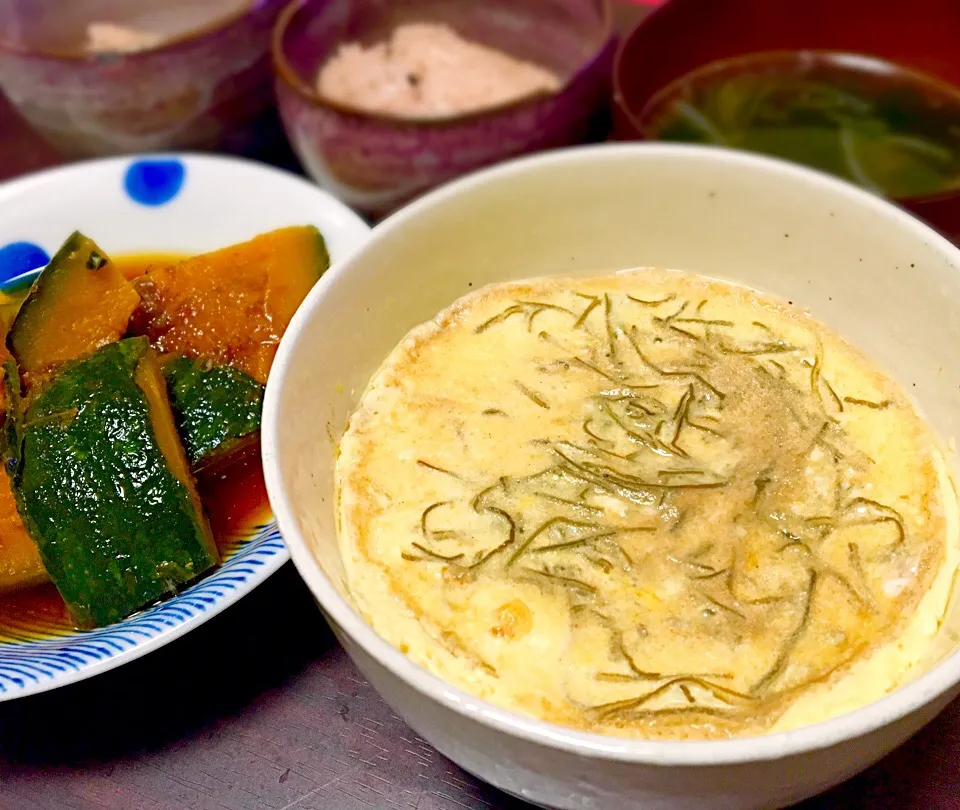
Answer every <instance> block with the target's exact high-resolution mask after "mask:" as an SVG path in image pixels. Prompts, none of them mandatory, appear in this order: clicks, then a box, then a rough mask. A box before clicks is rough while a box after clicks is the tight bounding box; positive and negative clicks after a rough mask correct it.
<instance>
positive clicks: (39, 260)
mask: <svg viewBox="0 0 960 810" xmlns="http://www.w3.org/2000/svg"><path fill="white" fill-rule="evenodd" d="M49 261H50V255H49V254H48V253H47V251H45V250H44V249H43V248H42V247H40V246H39V245H35V244H34V243H33V242H11V243H10V244H9V245H4V246H3V247H0V284H3V283H4V282H7V281H9V280H10V279H12V278H16V277H17V276H19V275H22V274H23V273H26V272H27V271H29V270H36V269H37V268H38V267H44V266H45V265H46V264H47V263H48V262H49Z"/></svg>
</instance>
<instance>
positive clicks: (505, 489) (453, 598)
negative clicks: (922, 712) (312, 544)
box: [337, 270, 955, 739]
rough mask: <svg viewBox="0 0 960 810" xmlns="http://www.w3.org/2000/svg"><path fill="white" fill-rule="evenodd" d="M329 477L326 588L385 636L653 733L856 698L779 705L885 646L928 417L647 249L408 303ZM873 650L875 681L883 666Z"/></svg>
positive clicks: (922, 526)
mask: <svg viewBox="0 0 960 810" xmlns="http://www.w3.org/2000/svg"><path fill="white" fill-rule="evenodd" d="M337 487H338V499H339V500H338V503H339V522H340V543H341V550H342V553H343V557H344V560H345V565H346V568H347V580H348V585H349V588H350V591H351V596H352V598H353V599H354V601H355V602H356V604H357V606H358V608H359V609H360V611H361V613H362V614H363V615H364V617H365V618H366V619H367V620H368V621H369V622H370V624H371V625H372V627H373V628H374V629H375V630H376V631H377V632H378V633H379V634H380V635H381V636H382V637H384V638H385V639H386V640H387V641H389V642H390V643H392V644H394V645H395V646H396V647H398V648H399V649H400V650H402V651H403V652H405V653H406V654H407V655H409V656H410V657H411V658H413V660H415V661H416V662H417V663H419V664H421V665H423V666H425V667H426V668H427V669H429V670H431V671H432V672H434V673H435V674H437V675H439V676H440V677H442V678H444V679H445V680H447V681H448V682H450V683H453V684H455V685H457V686H460V687H462V688H465V689H467V690H468V691H471V692H472V693H474V694H477V695H479V696H480V697H483V698H486V699H489V700H491V701H492V702H494V703H496V704H498V705H501V706H503V707H506V708H510V709H514V710H517V711H520V712H523V713H526V714H528V715H532V716H534V717H538V718H541V719H544V720H548V721H552V722H556V723H560V724H562V725H565V726H568V727H572V728H575V729H581V730H588V731H594V732H601V733H609V734H619V735H627V736H635V737H645V738H653V739H658V738H666V739H670V738H673V739H685V738H686V739H696V738H716V737H727V736H739V735H748V734H757V733H763V732H767V731H772V730H779V729H780V728H783V727H793V726H796V725H803V724H805V723H806V722H812V720H811V718H814V717H815V718H817V719H820V718H822V717H823V716H830V715H831V714H833V713H837V712H840V711H845V710H847V709H849V708H853V707H855V705H858V704H857V701H863V702H867V701H869V700H871V699H873V698H872V697H870V695H871V694H872V693H871V688H870V687H869V685H867V684H864V685H862V688H853V689H850V687H849V686H848V688H847V691H848V693H849V697H850V700H852V701H853V703H852V705H846V704H844V703H843V700H834V702H833V704H831V707H830V708H825V709H824V708H821V710H820V711H819V712H818V711H817V710H816V709H815V707H814V708H811V710H810V712H807V711H806V709H804V710H803V711H800V707H801V706H804V705H806V704H804V701H807V703H810V702H811V701H813V700H815V699H821V698H823V696H824V695H827V694H829V693H830V692H831V690H833V691H836V690H838V689H841V690H842V686H843V681H844V678H848V679H849V677H850V676H851V674H852V673H853V668H854V667H855V666H858V665H861V664H864V662H869V661H870V660H871V659H872V658H877V660H880V659H879V658H878V656H877V655H876V653H877V651H878V650H879V649H881V648H882V647H883V646H884V645H889V644H891V643H893V642H897V641H898V639H899V640H900V641H899V648H900V651H899V653H898V654H900V655H901V659H902V657H903V648H904V643H905V642H904V641H903V639H904V638H906V636H905V635H904V634H905V633H906V630H907V628H908V625H909V624H910V622H911V620H912V619H913V617H915V616H916V615H917V614H918V610H919V606H920V605H921V602H922V601H923V600H924V598H925V594H927V592H928V591H931V586H932V584H933V583H934V581H935V579H937V578H938V577H940V576H941V575H942V569H945V567H946V566H945V560H946V556H947V550H948V545H949V544H948V535H949V533H950V524H951V521H952V520H953V518H952V517H951V515H954V512H953V511H951V510H954V509H955V502H948V501H949V499H950V498H952V497H953V490H952V485H951V484H950V480H949V477H948V476H947V474H946V472H945V466H944V460H943V457H942V455H941V453H940V450H939V445H938V442H937V439H936V438H935V437H934V435H933V434H932V432H931V430H930V428H928V426H927V425H926V423H925V422H924V420H923V419H922V418H921V417H920V415H919V414H918V412H917V410H916V409H915V407H914V406H913V404H912V403H911V401H910V400H909V399H908V398H907V397H906V395H905V394H904V392H903V391H902V390H901V389H900V387H899V386H898V385H897V384H896V383H895V382H893V381H892V380H891V379H890V378H889V377H887V376H885V375H884V374H883V373H881V372H880V371H878V370H876V369H875V368H874V367H873V366H872V365H871V364H870V363H869V362H868V361H867V360H866V359H865V357H864V356H863V355H861V354H860V353H859V352H858V351H856V350H855V349H854V348H852V347H851V346H850V345H849V344H847V343H846V342H845V341H844V340H842V339H841V338H840V337H839V336H838V335H836V334H835V333H834V332H832V331H831V330H829V329H828V328H826V327H825V326H823V325H822V324H820V323H818V322H817V321H815V320H814V319H813V318H811V317H810V316H809V315H807V314H806V313H805V312H802V311H800V310H799V309H797V308H794V307H792V306H789V305H788V304H786V303H785V302H782V301H779V300H776V299H773V298H770V297H767V296H765V295H762V294H760V293H757V292H755V291H753V290H750V289H747V288H745V287H741V286H737V285H734V284H730V283H727V282H721V281H716V280H710V279H706V278H703V277H699V276H695V275H692V274H686V273H680V272H676V271H661V270H643V271H632V272H627V273H622V274H617V275H610V276H605V277H595V278H576V279H565V278H544V279H537V280H533V281H527V282H518V283H509V284H498V285H493V286H489V287H486V288H484V289H482V290H479V291H477V292H475V293H473V294H471V295H468V296H466V297H464V298H462V299H460V300H459V301H457V302H456V303H455V304H454V305H453V306H451V307H450V308H449V309H447V310H445V311H444V312H442V313H440V315H438V316H437V318H436V319H435V320H434V321H431V322H429V323H427V324H424V325H422V326H420V327H417V328H416V329H414V330H413V331H412V332H411V333H410V334H409V335H408V336H407V337H406V338H405V339H404V340H403V341H402V343H401V344H400V345H399V346H398V347H397V348H396V349H395V350H394V351H393V353H392V354H391V355H390V356H389V358H388V359H387V360H386V362H385V363H384V365H383V366H382V367H381V368H380V370H379V371H378V372H377V374H376V375H375V377H374V379H373V380H372V382H371V384H370V387H369V388H368V390H367V391H366V393H365V395H364V396H363V399H362V401H361V403H360V406H359V407H358V409H357V410H356V412H355V413H354V414H353V416H352V418H351V420H350V424H349V428H348V430H347V432H346V434H345V435H344V437H343V439H342V441H341V445H340V455H339V458H338V468H337ZM953 522H955V520H954V521H953ZM883 660H884V661H885V663H884V666H885V667H886V669H883V668H881V667H880V666H879V665H877V666H875V667H874V670H873V671H871V672H870V673H868V674H870V677H875V678H879V679H880V680H881V681H883V682H882V683H878V685H876V686H875V687H874V691H875V692H876V694H875V696H876V697H879V696H881V695H882V694H884V692H885V691H889V690H890V689H892V688H893V687H894V686H896V684H897V681H898V679H899V678H901V677H902V675H903V661H902V660H901V661H900V664H897V662H896V661H895V660H894V659H892V658H890V657H889V656H888V658H887V659H883ZM895 664H896V666H894V665H895ZM891 667H892V668H893V669H896V671H895V672H894V671H891ZM897 667H899V669H897ZM854 686H856V685H854ZM810 705H811V706H813V704H812V703H810ZM791 708H792V709H793V712H792V713H791ZM788 717H789V719H787V718H788Z"/></svg>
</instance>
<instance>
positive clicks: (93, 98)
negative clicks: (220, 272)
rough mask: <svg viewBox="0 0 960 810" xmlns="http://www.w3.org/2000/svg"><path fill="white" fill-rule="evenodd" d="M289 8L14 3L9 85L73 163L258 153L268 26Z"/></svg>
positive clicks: (245, 3)
mask: <svg viewBox="0 0 960 810" xmlns="http://www.w3.org/2000/svg"><path fill="white" fill-rule="evenodd" d="M281 7H282V3H280V2H278V0H216V1H215V2H197V1H196V0H177V2H173V3H157V2H148V3H139V4H135V5H134V4H131V3H126V2H122V1H121V2H118V0H95V2H84V3H74V4H71V3H67V4H64V3H58V2H39V3H37V2H19V0H17V1H16V2H11V3H5V4H4V5H3V7H2V8H0V32H2V33H0V88H2V89H3V92H4V93H5V94H6V95H7V97H8V98H9V99H10V101H11V102H12V103H13V105H14V106H15V107H16V108H17V109H18V111H19V112H20V114H21V115H22V116H23V117H24V118H25V119H26V120H27V121H28V122H29V123H30V124H31V126H32V127H33V128H34V129H35V130H36V131H37V132H38V133H39V134H40V135H41V136H42V137H43V138H44V139H45V140H47V141H48V142H50V143H51V144H52V145H53V146H54V147H56V148H57V150H58V151H60V152H61V153H62V154H64V155H65V156H67V157H88V156H94V155H111V154H121V153H132V152H141V151H158V150H166V149H214V148H217V149H221V150H226V151H231V152H245V151H251V150H254V149H256V148H257V147H258V145H260V144H261V141H262V140H263V139H264V138H265V137H270V132H269V131H268V130H267V129H265V128H264V124H263V122H264V121H267V122H269V119H268V118H267V119H265V118H264V116H265V114H266V113H268V111H269V108H270V107H271V106H272V101H273V99H272V93H271V87H270V63H269V50H270V28H271V26H272V24H273V21H274V19H275V18H276V15H277V14H278V13H279V11H280V8H281ZM258 125H259V126H258ZM273 128H274V130H276V128H277V126H276V124H274V125H273Z"/></svg>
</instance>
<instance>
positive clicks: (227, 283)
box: [133, 226, 330, 383]
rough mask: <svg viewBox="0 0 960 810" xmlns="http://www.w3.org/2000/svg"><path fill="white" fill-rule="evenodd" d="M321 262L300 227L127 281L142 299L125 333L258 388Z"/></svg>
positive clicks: (322, 254)
mask: <svg viewBox="0 0 960 810" xmlns="http://www.w3.org/2000/svg"><path fill="white" fill-rule="evenodd" d="M329 263H330V260H329V256H328V254H327V249H326V246H325V244H324V241H323V237H322V236H321V235H320V232H319V231H318V230H317V229H316V228H314V227H312V226H302V227H291V228H282V229H280V230H276V231H271V232H270V233H265V234H262V235H260V236H258V237H256V238H255V239H252V240H251V241H249V242H244V243H242V244H239V245H233V246H231V247H227V248H223V249H222V250H217V251H214V252H213V253H206V254H203V255H201V256H195V257H193V258H191V259H186V260H185V261H183V262H181V263H180V264H176V265H172V266H170V267H162V268H155V269H151V270H150V271H149V272H148V273H147V274H146V275H144V276H141V277H140V278H138V279H136V281H135V282H134V285H135V286H136V289H137V291H138V292H139V294H140V296H141V298H142V302H141V305H140V308H139V310H138V312H137V314H136V316H135V317H134V320H133V332H134V334H138V335H146V336H147V337H149V338H150V342H151V343H152V344H153V345H154V346H155V347H156V348H157V349H158V350H159V351H161V352H163V353H170V354H179V355H185V356H187V357H199V358H204V359H206V360H209V361H211V362H213V363H215V364H216V365H224V366H232V367H234V368H237V369H240V370H241V371H243V372H245V373H246V374H249V375H250V376H251V377H253V378H254V379H255V380H257V381H258V382H261V383H265V382H266V381H267V374H268V372H269V371H270V366H271V364H272V363H273V357H274V354H275V353H276V350H277V344H278V343H279V342H280V338H281V337H282V336H283V333H284V330H286V328H287V324H289V323H290V319H291V318H292V317H293V313H294V312H296V309H297V307H298V306H300V303H301V302H302V301H303V299H304V298H305V297H306V295H307V293H308V292H310V289H311V288H312V287H313V285H314V284H315V283H316V282H317V280H318V279H319V278H320V276H321V275H322V274H323V272H324V271H325V270H326V269H327V267H328V266H329Z"/></svg>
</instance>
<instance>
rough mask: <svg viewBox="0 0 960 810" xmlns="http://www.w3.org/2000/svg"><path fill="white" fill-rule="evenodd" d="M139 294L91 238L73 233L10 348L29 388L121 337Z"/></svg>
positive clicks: (19, 321) (39, 283) (24, 309)
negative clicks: (59, 367)
mask: <svg viewBox="0 0 960 810" xmlns="http://www.w3.org/2000/svg"><path fill="white" fill-rule="evenodd" d="M139 302H140V297H139V296H138V295H137V292H136V290H135V289H134V288H133V285H132V284H131V283H130V282H129V281H128V280H127V279H126V277H125V276H124V275H123V273H121V272H120V270H119V269H118V268H117V267H116V265H115V264H114V263H113V262H111V261H110V260H109V259H108V258H107V256H106V254H105V253H104V252H103V251H102V250H101V249H100V248H99V247H98V246H97V245H96V244H95V243H94V242H93V241H91V240H90V239H88V238H87V237H86V236H84V235H83V234H81V233H79V232H75V233H73V234H72V235H71V236H70V237H69V238H68V239H67V241H66V242H64V243H63V246H62V247H61V248H60V250H58V251H57V253H56V255H55V256H54V257H53V258H52V259H51V260H50V263H49V264H48V265H47V266H46V268H44V270H43V272H42V273H41V274H40V276H39V278H38V279H37V280H36V281H35V282H34V283H33V287H31V289H30V292H29V294H28V295H27V298H26V300H25V301H24V302H23V305H22V306H21V307H20V311H19V312H18V314H17V317H16V319H15V320H14V322H13V325H12V326H11V327H10V333H9V335H8V337H7V346H8V347H9V349H10V352H11V353H12V354H13V356H14V357H15V358H16V360H17V364H18V366H19V368H20V375H21V377H22V379H23V382H24V385H25V386H26V387H27V388H32V387H34V386H35V385H36V384H37V383H38V382H41V381H42V380H44V379H46V378H47V377H49V376H50V374H52V373H53V372H54V370H55V369H56V368H57V367H58V366H60V365H62V364H63V363H65V362H67V361H69V360H75V359H77V358H79V357H84V356H86V355H88V354H90V353H91V352H94V351H96V350H97V349H99V348H100V347H101V346H105V345H106V344H108V343H113V342H114V341H117V340H120V338H122V337H123V336H124V335H125V334H126V331H127V327H128V325H129V323H130V316H131V315H132V314H133V312H134V310H135V309H136V308H137V304H138V303H139Z"/></svg>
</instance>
